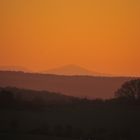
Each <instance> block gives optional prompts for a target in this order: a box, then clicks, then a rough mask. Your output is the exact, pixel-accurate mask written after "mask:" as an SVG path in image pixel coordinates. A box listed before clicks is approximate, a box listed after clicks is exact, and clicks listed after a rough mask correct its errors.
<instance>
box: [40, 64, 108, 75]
mask: <svg viewBox="0 0 140 140" xmlns="http://www.w3.org/2000/svg"><path fill="white" fill-rule="evenodd" d="M41 73H46V74H56V75H71V76H74V75H75V76H76V75H87V76H90V75H91V76H105V75H106V74H102V73H98V72H93V71H90V70H88V69H86V68H83V67H81V66H78V65H66V66H62V67H58V68H54V69H49V70H47V71H43V72H41Z"/></svg>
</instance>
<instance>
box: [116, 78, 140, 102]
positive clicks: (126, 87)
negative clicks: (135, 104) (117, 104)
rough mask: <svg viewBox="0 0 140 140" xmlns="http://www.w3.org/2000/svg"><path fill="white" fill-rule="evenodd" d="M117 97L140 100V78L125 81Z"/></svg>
mask: <svg viewBox="0 0 140 140" xmlns="http://www.w3.org/2000/svg"><path fill="white" fill-rule="evenodd" d="M115 97H117V98H119V99H126V100H131V101H136V100H140V79H136V80H131V81H128V82H125V83H124V84H123V85H122V87H121V88H120V89H119V90H118V91H117V92H116V93H115Z"/></svg>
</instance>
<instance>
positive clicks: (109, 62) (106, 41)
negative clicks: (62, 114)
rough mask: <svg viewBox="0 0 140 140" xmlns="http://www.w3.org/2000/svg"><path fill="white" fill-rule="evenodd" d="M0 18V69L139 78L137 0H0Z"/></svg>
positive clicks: (139, 38)
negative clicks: (74, 68) (66, 68)
mask: <svg viewBox="0 0 140 140" xmlns="http://www.w3.org/2000/svg"><path fill="white" fill-rule="evenodd" d="M0 18H1V22H0V66H3V65H4V66H5V65H7V66H23V67H26V68H28V69H31V70H34V71H42V70H43V71H44V70H47V69H50V68H54V67H57V66H62V65H67V64H78V65H80V66H83V67H85V68H87V69H90V70H93V71H97V72H102V73H107V74H117V75H140V55H139V53H140V1H139V0H0Z"/></svg>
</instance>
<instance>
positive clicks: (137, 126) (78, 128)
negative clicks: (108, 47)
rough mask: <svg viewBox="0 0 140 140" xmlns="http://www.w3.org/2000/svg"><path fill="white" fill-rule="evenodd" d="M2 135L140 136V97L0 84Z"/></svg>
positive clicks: (74, 139)
mask: <svg viewBox="0 0 140 140" xmlns="http://www.w3.org/2000/svg"><path fill="white" fill-rule="evenodd" d="M0 139H2V140H4V139H10V140H11V139H14V140H28V139H29V140H139V139H140V104H139V101H138V102H135V101H131V102H130V101H128V100H120V99H115V98H114V99H110V100H87V99H79V98H75V97H69V96H64V95H61V94H57V93H50V92H47V91H42V92H39V91H32V90H23V89H17V88H0Z"/></svg>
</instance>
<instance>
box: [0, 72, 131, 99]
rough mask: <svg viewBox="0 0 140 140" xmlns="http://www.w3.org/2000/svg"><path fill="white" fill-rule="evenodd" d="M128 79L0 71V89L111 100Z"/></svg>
mask: <svg viewBox="0 0 140 140" xmlns="http://www.w3.org/2000/svg"><path fill="white" fill-rule="evenodd" d="M130 79H133V78H129V77H97V76H96V77H94V76H62V75H53V74H38V73H24V72H13V71H0V87H7V86H11V87H17V88H25V89H32V90H47V91H51V92H57V93H62V94H64V95H69V96H76V97H87V98H90V99H94V98H112V97H113V96H114V92H115V91H116V90H117V89H118V88H120V86H121V85H122V84H123V83H124V82H125V81H128V80H130Z"/></svg>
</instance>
